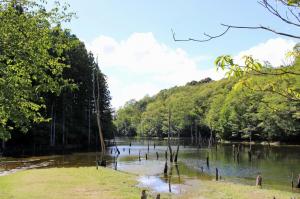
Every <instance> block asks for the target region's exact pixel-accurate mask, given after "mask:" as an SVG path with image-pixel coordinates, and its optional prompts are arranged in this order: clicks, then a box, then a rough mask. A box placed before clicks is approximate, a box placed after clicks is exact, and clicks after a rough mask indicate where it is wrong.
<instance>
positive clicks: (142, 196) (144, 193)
mask: <svg viewBox="0 0 300 199" xmlns="http://www.w3.org/2000/svg"><path fill="white" fill-rule="evenodd" d="M141 199H147V194H146V190H143V191H142V195H141Z"/></svg>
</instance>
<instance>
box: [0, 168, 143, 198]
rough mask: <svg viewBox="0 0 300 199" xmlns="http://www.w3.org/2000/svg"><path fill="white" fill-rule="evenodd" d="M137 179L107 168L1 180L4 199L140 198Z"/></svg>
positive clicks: (28, 173) (25, 174)
mask: <svg viewBox="0 0 300 199" xmlns="http://www.w3.org/2000/svg"><path fill="white" fill-rule="evenodd" d="M136 184H137V182H136V176H134V175H130V174H126V173H121V172H116V171H114V170H111V169H107V168H99V170H96V169H95V168H94V167H86V168H53V169H35V170H27V171H21V172H17V173H14V174H11V175H8V176H2V177H0V198H1V199H35V198H37V199H56V198H57V199H62V198H63V199H86V198H89V199H93V198H97V199H100V198H103V199H135V198H136V199H138V198H140V193H141V190H140V189H139V188H137V187H136Z"/></svg>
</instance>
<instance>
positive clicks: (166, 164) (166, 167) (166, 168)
mask: <svg viewBox="0 0 300 199" xmlns="http://www.w3.org/2000/svg"><path fill="white" fill-rule="evenodd" d="M167 173H168V163H167V161H166V163H165V168H164V174H165V175H167Z"/></svg>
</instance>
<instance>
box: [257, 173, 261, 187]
mask: <svg viewBox="0 0 300 199" xmlns="http://www.w3.org/2000/svg"><path fill="white" fill-rule="evenodd" d="M256 186H260V187H261V186H262V177H261V176H260V175H258V176H257V177H256Z"/></svg>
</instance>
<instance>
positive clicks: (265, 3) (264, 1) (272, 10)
mask: <svg viewBox="0 0 300 199" xmlns="http://www.w3.org/2000/svg"><path fill="white" fill-rule="evenodd" d="M258 3H259V4H260V5H262V6H263V7H264V8H266V9H267V10H268V11H269V12H270V13H271V14H273V15H274V16H276V17H278V18H279V19H281V20H282V21H284V22H285V23H287V24H291V25H294V26H297V27H300V24H298V23H294V22H293V21H291V20H289V19H288V16H287V17H286V18H285V17H283V16H282V15H281V14H280V13H279V12H278V9H277V8H274V7H273V6H272V5H271V4H270V3H269V2H268V0H262V1H259V2H258ZM288 9H289V10H290V12H291V9H290V8H288ZM292 14H293V16H295V15H294V14H295V13H293V12H292Z"/></svg>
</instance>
